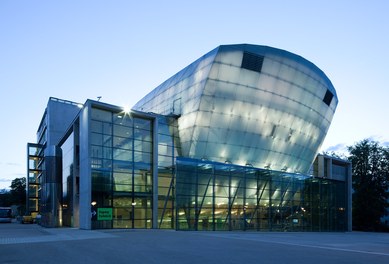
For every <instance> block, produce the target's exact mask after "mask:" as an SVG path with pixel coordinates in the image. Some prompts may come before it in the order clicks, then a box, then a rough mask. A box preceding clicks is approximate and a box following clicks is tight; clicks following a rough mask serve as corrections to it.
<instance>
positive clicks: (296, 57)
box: [218, 43, 338, 97]
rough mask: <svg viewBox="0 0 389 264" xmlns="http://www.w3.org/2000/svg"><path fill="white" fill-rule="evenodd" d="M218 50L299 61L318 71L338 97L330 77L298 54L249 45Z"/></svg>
mask: <svg viewBox="0 0 389 264" xmlns="http://www.w3.org/2000/svg"><path fill="white" fill-rule="evenodd" d="M218 48H219V50H220V51H229V50H243V51H248V52H251V53H257V54H261V55H266V54H274V55H281V56H283V57H286V58H289V59H291V60H294V61H298V62H299V63H301V64H303V65H305V66H307V67H308V68H310V69H314V70H315V71H317V73H318V74H320V75H321V77H323V80H324V81H325V82H326V84H327V85H328V87H331V88H332V92H333V93H334V95H335V96H336V97H338V96H337V94H336V90H335V87H334V85H333V84H332V82H331V80H330V79H329V78H328V76H327V75H326V74H325V73H324V71H323V70H321V69H320V68H319V67H318V66H316V64H314V63H313V62H311V61H309V60H307V59H305V58H304V57H302V56H300V55H298V54H295V53H292V52H290V51H286V50H283V49H279V48H273V47H270V46H264V45H255V44H247V43H242V44H226V45H220V46H219V47H218Z"/></svg>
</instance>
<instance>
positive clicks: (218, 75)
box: [137, 45, 338, 173]
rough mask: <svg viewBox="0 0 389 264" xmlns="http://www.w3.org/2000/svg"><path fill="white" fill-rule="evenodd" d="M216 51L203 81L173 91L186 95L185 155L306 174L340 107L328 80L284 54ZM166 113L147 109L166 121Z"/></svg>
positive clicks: (234, 48) (231, 48)
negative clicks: (164, 117)
mask: <svg viewBox="0 0 389 264" xmlns="http://www.w3.org/2000/svg"><path fill="white" fill-rule="evenodd" d="M216 51H217V54H214V52H215V50H214V51H212V54H213V55H212V57H213V60H208V62H207V63H204V62H203V63H201V62H200V61H199V60H198V61H196V63H197V65H200V64H203V65H207V67H203V68H197V71H196V76H201V78H199V79H201V81H200V82H197V83H193V82H185V81H183V82H181V83H182V84H183V85H184V86H181V88H180V89H176V88H172V89H171V90H170V92H171V94H176V93H180V100H181V103H182V105H183V107H182V109H181V111H180V113H179V114H180V115H181V116H180V118H179V120H178V124H179V135H180V140H181V143H182V155H183V156H186V157H190V158H198V159H208V160H212V161H219V162H228V163H233V164H238V165H246V164H250V165H253V166H255V167H259V168H265V167H266V168H271V169H273V170H287V171H292V172H302V173H306V172H307V171H308V170H309V168H310V166H311V164H312V162H313V160H314V158H315V156H316V154H317V151H318V149H319V148H320V146H321V144H322V142H323V140H324V137H325V135H326V133H327V131H328V128H329V125H330V123H331V120H332V117H333V114H334V112H335V109H336V106H337V103H338V99H337V96H336V91H335V89H334V87H333V86H332V84H331V82H330V81H329V79H328V78H327V76H326V75H325V74H324V73H323V72H322V71H321V70H320V69H319V68H317V67H316V66H315V65H314V64H312V63H311V62H309V61H307V60H305V59H304V58H302V57H300V56H298V55H295V54H292V53H290V52H287V51H284V50H279V49H274V48H270V47H266V46H256V45H228V46H220V47H219V48H218V49H216ZM209 57H210V56H207V55H205V56H204V57H203V58H209ZM256 57H257V58H256ZM200 60H201V59H200ZM210 63H211V64H210ZM188 67H191V66H188ZM205 69H206V70H205ZM183 71H185V69H184V70H183ZM185 83H187V84H189V85H185ZM199 83H201V85H199ZM200 87H201V88H200ZM165 90H169V88H165ZM182 91H185V93H183V92H182ZM328 93H330V95H332V97H331V96H330V97H331V99H329V96H328ZM146 97H147V96H146ZM147 98H149V99H148V102H147V103H148V105H151V104H154V105H158V104H161V102H163V104H164V105H165V108H166V106H169V105H173V100H174V99H171V100H170V102H169V101H166V100H168V99H166V98H165V97H164V98H161V96H159V95H157V96H155V97H153V98H150V97H147ZM171 98H174V96H171ZM142 101H143V100H141V101H140V102H139V103H138V104H137V106H138V109H141V107H142ZM160 110H161V109H158V108H157V107H156V108H149V109H148V111H153V112H157V113H162V114H166V112H161V111H160Z"/></svg>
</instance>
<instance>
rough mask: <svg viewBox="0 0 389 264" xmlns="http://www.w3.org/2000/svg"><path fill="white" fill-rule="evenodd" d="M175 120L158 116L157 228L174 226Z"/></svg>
mask: <svg viewBox="0 0 389 264" xmlns="http://www.w3.org/2000/svg"><path fill="white" fill-rule="evenodd" d="M180 149H181V148H180V142H179V139H178V128H177V120H176V119H175V118H174V117H159V118H158V228H167V229H174V228H175V221H174V219H175V207H174V203H175V200H174V197H175V181H174V174H175V168H174V162H175V157H176V156H178V153H179V152H180Z"/></svg>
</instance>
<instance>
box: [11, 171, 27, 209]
mask: <svg viewBox="0 0 389 264" xmlns="http://www.w3.org/2000/svg"><path fill="white" fill-rule="evenodd" d="M10 187H11V191H10V193H11V199H12V203H13V204H15V205H25V204H26V178H16V179H14V180H12V182H11V186H10Z"/></svg>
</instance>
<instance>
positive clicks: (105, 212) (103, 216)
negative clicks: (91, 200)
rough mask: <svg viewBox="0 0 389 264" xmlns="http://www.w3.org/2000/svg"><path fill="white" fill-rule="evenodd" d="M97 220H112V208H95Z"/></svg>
mask: <svg viewBox="0 0 389 264" xmlns="http://www.w3.org/2000/svg"><path fill="white" fill-rule="evenodd" d="M97 220H99V221H101V220H112V208H97Z"/></svg>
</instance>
